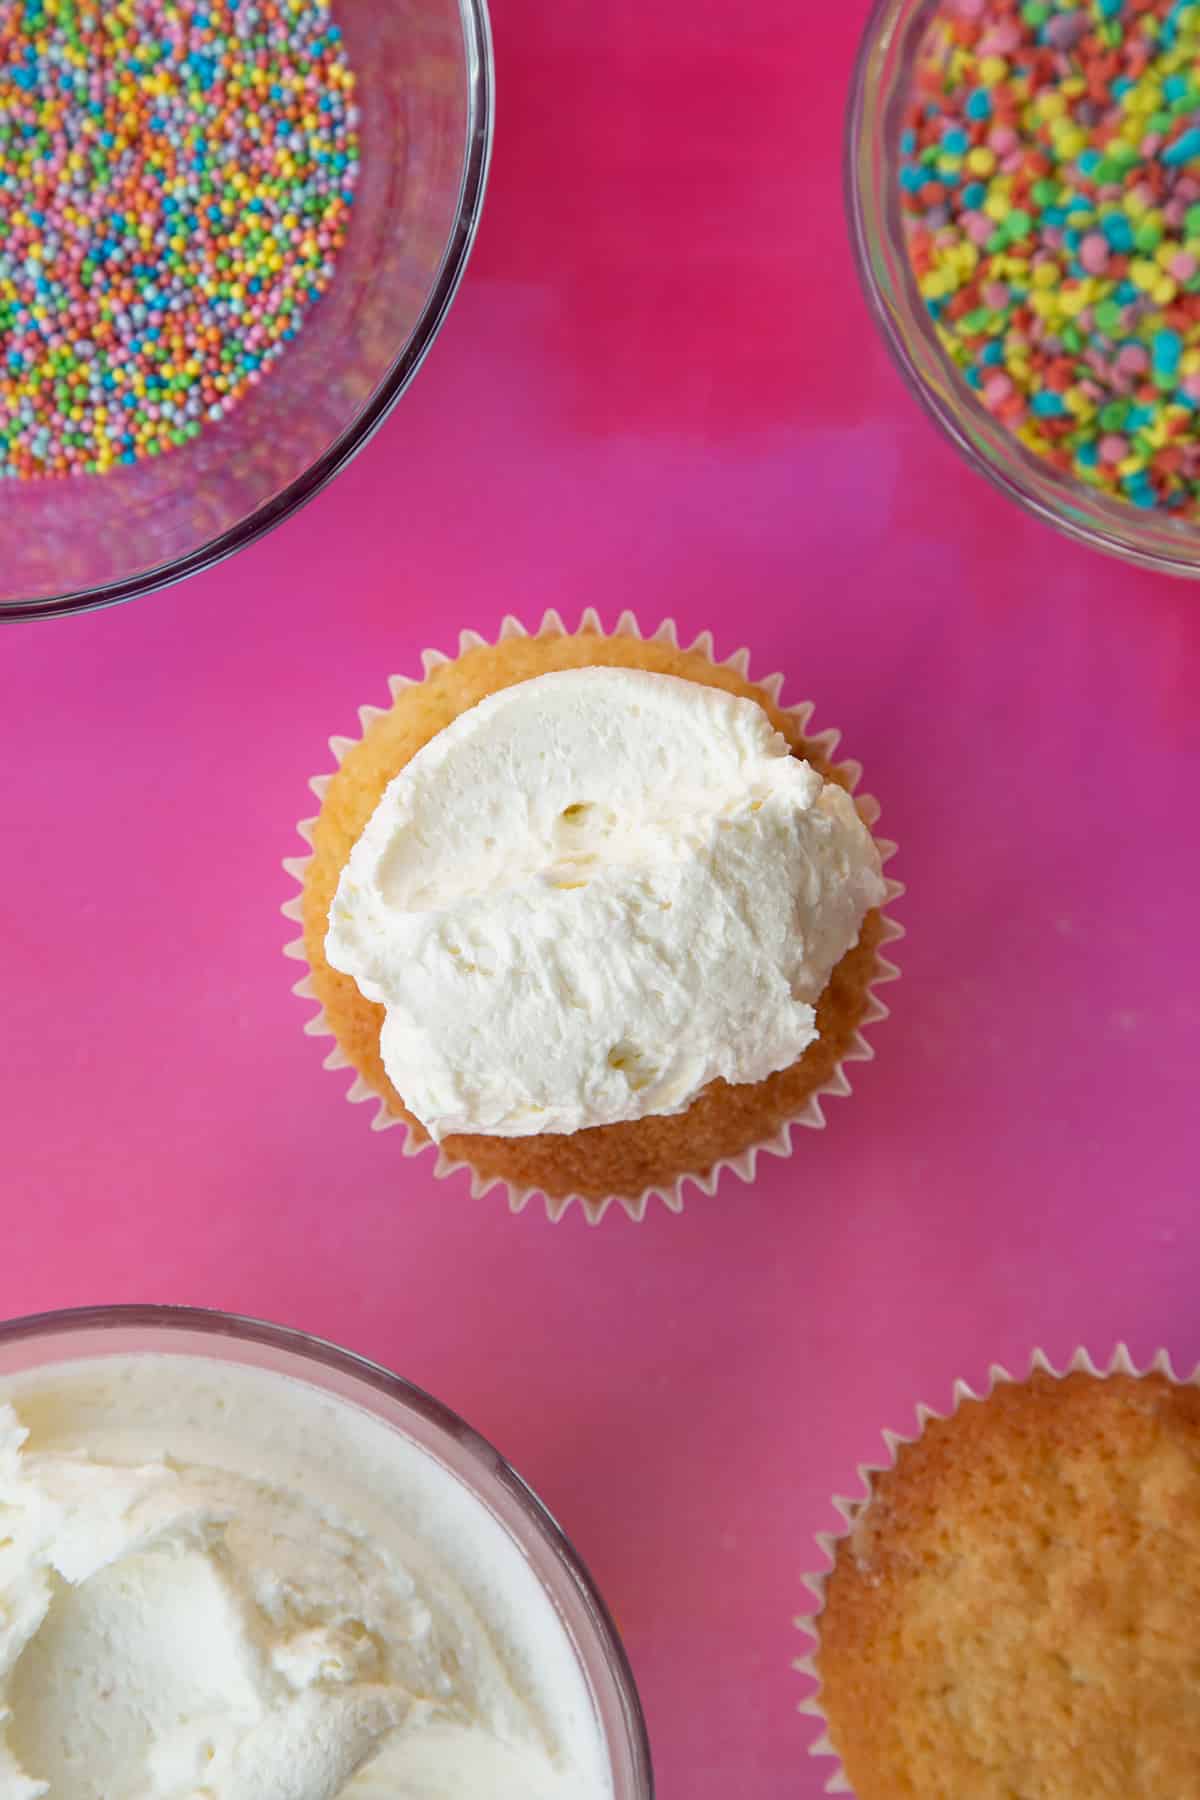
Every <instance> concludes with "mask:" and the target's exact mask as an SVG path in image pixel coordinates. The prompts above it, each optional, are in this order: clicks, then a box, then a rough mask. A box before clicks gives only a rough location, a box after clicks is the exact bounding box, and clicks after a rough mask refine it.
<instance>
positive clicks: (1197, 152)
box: [1160, 125, 1200, 169]
mask: <svg viewBox="0 0 1200 1800" xmlns="http://www.w3.org/2000/svg"><path fill="white" fill-rule="evenodd" d="M1193 158H1200V125H1193V126H1191V127H1190V129H1189V130H1187V131H1185V132H1184V134H1183V136H1182V137H1178V138H1176V139H1175V142H1174V143H1173V144H1168V145H1167V147H1166V149H1165V150H1164V151H1163V152H1162V155H1161V159H1160V160H1161V161H1162V162H1165V163H1166V164H1167V167H1168V168H1171V169H1175V168H1178V167H1179V165H1180V163H1186V162H1191V161H1192V160H1193Z"/></svg>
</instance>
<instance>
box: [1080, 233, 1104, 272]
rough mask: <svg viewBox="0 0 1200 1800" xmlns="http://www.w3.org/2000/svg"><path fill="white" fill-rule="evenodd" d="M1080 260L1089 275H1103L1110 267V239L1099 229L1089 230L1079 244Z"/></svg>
mask: <svg viewBox="0 0 1200 1800" xmlns="http://www.w3.org/2000/svg"><path fill="white" fill-rule="evenodd" d="M1079 260H1080V262H1081V263H1082V264H1083V266H1084V268H1085V269H1086V270H1087V272H1088V274H1089V275H1102V274H1103V273H1104V271H1105V269H1107V267H1108V239H1107V238H1106V237H1104V235H1103V234H1102V233H1101V232H1099V231H1089V232H1088V234H1087V236H1086V237H1085V238H1084V240H1083V242H1082V243H1081V244H1080V246H1079Z"/></svg>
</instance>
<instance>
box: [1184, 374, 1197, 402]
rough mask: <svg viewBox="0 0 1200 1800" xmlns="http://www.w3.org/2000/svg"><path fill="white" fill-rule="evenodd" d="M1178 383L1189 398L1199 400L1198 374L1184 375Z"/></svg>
mask: <svg viewBox="0 0 1200 1800" xmlns="http://www.w3.org/2000/svg"><path fill="white" fill-rule="evenodd" d="M1179 385H1180V387H1181V388H1182V389H1183V391H1184V393H1185V394H1186V395H1187V397H1188V399H1189V400H1200V375H1185V376H1184V378H1183V380H1182V381H1181V382H1180V384H1179Z"/></svg>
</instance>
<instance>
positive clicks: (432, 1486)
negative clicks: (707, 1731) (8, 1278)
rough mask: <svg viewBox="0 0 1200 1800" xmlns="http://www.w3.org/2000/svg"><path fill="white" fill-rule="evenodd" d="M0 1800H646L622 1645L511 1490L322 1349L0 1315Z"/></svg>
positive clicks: (174, 1324) (494, 1466) (405, 1390)
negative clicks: (2, 1320) (5, 1320)
mask: <svg viewBox="0 0 1200 1800" xmlns="http://www.w3.org/2000/svg"><path fill="white" fill-rule="evenodd" d="M0 1515H2V1517H3V1530H2V1531H0V1795H3V1797H4V1800H43V1797H45V1800H340V1797H341V1796H347V1797H348V1800H460V1797H462V1800H467V1797H468V1796H469V1797H470V1800H650V1796H651V1795H652V1793H653V1779H652V1775H651V1766H650V1752H649V1745H648V1741H647V1737H646V1731H645V1724H644V1721H643V1717H642V1712H641V1707H640V1704H639V1701H638V1697H637V1691H636V1688H635V1686H634V1682H633V1677H632V1674H631V1672H630V1668H629V1664H628V1660H627V1658H626V1656H625V1653H624V1650H623V1649H622V1646H621V1643H620V1640H619V1638H618V1637H617V1634H616V1631H615V1629H614V1627H613V1625H612V1622H611V1620H610V1618H609V1616H608V1613H607V1611H606V1609H605V1607H604V1603H603V1601H602V1600H601V1599H600V1597H599V1595H598V1593H597V1592H596V1589H595V1587H594V1585H593V1583H592V1581H591V1579H590V1577H589V1576H588V1574H587V1571H586V1570H585V1568H584V1567H583V1564H582V1563H581V1562H580V1559H579V1557H578V1556H577V1555H576V1553H575V1551H574V1550H573V1549H572V1547H571V1545H570V1544H569V1542H568V1541H567V1539H566V1537H565V1536H564V1534H563V1533H562V1531H561V1530H560V1529H559V1527H558V1526H557V1524H556V1523H555V1521H554V1520H553V1519H552V1518H551V1516H550V1515H549V1513H548V1512H547V1511H546V1510H545V1508H544V1507H543V1506H542V1505H541V1503H540V1501H538V1500H537V1498H536V1497H535V1496H534V1494H533V1493H532V1492H531V1491H530V1489H529V1488H528V1487H527V1486H526V1485H525V1484H524V1482H523V1481H522V1480H521V1479H520V1477H519V1476H517V1475H516V1474H515V1473H514V1471H513V1470H512V1469H511V1468H510V1467H509V1466H508V1464H507V1463H506V1462H505V1461H504V1459H503V1458H502V1457H501V1456H500V1455H499V1454H498V1453H497V1452H496V1451H495V1450H493V1449H492V1447H491V1446H490V1445H489V1444H487V1443H486V1442H485V1441H484V1440H483V1439H482V1438H481V1437H479V1436H478V1434H477V1433H475V1432H474V1431H473V1430H472V1429H471V1428H470V1427H469V1426H468V1425H466V1424H465V1423H464V1422H463V1421H462V1420H461V1419H459V1418H458V1417H456V1415H455V1414H454V1413H452V1412H451V1411H449V1409H448V1408H446V1407H444V1406H443V1405H441V1403H440V1402H439V1401H437V1400H434V1399H432V1398H431V1397H430V1396H429V1395H427V1394H425V1393H423V1392H421V1391H420V1390H419V1389H417V1388H414V1387H412V1386H411V1385H410V1384H408V1383H407V1382H405V1381H402V1380H400V1379H399V1378H398V1377H396V1376H395V1375H392V1374H389V1373H388V1372H387V1371H386V1370H384V1369H381V1368H378V1367H376V1366H375V1365H373V1364H370V1363H367V1362H364V1361H363V1360H361V1359H360V1358H358V1357H356V1356H353V1355H351V1354H350V1353H348V1352H346V1351H344V1350H339V1349H336V1348H335V1347H333V1346H332V1345H329V1344H325V1343H322V1342H320V1341H319V1340H317V1339H314V1338H311V1337H307V1336H305V1335H303V1334H301V1333H298V1332H293V1331H288V1330H285V1329H283V1328H281V1327H277V1326H272V1325H265V1324H259V1323H256V1322H254V1321H252V1320H247V1319H240V1318H235V1317H232V1316H230V1315H228V1314H223V1313H208V1312H197V1311H192V1310H188V1309H177V1308H162V1307H110V1308H97V1309H93V1310H89V1311H79V1312H64V1313H54V1314H46V1315H42V1316H40V1317H37V1318H30V1319H21V1320H17V1321H14V1322H12V1323H9V1324H6V1325H2V1326H0Z"/></svg>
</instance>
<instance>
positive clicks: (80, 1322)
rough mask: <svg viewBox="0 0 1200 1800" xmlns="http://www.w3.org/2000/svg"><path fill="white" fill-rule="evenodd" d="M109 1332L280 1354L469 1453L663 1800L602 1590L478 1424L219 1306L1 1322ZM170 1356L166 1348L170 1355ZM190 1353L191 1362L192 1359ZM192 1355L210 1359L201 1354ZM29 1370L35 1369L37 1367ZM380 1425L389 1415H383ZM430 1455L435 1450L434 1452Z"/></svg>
mask: <svg viewBox="0 0 1200 1800" xmlns="http://www.w3.org/2000/svg"><path fill="white" fill-rule="evenodd" d="M110 1330H119V1331H126V1332H138V1331H141V1332H145V1333H147V1334H151V1335H153V1334H162V1336H163V1337H164V1338H165V1339H167V1340H169V1339H170V1338H171V1337H172V1335H174V1334H178V1335H179V1336H181V1337H182V1336H192V1337H201V1338H220V1339H224V1340H227V1341H229V1340H232V1341H234V1342H237V1343H246V1344H252V1345H255V1346H257V1347H259V1348H260V1349H263V1350H268V1351H275V1352H278V1353H281V1354H282V1355H284V1356H286V1357H292V1358H295V1359H296V1360H297V1361H299V1362H301V1363H307V1364H310V1365H315V1366H316V1367H317V1368H321V1369H328V1370H332V1371H334V1372H335V1373H336V1374H338V1375H339V1376H342V1377H344V1378H346V1380H347V1382H348V1383H349V1384H350V1385H351V1386H358V1387H366V1388H368V1389H370V1390H371V1391H372V1392H373V1393H375V1394H378V1395H381V1396H382V1397H383V1398H384V1399H386V1400H387V1401H388V1402H389V1403H390V1404H391V1405H393V1406H396V1407H399V1408H400V1409H401V1410H404V1411H408V1412H410V1413H413V1414H415V1415H416V1416H417V1417H418V1418H419V1419H420V1420H422V1421H423V1423H425V1424H426V1425H429V1426H430V1427H432V1430H433V1433H434V1434H435V1436H436V1435H440V1436H442V1437H444V1438H449V1439H451V1440H452V1441H453V1442H454V1444H455V1445H457V1446H458V1447H459V1448H460V1449H462V1450H463V1451H464V1452H465V1453H466V1455H467V1457H468V1458H469V1460H470V1461H471V1463H472V1464H473V1465H475V1466H477V1468H478V1470H479V1471H480V1473H481V1475H486V1477H487V1480H488V1481H489V1482H491V1483H493V1484H495V1486H496V1487H497V1488H498V1489H499V1490H500V1492H501V1494H502V1495H503V1496H504V1497H505V1499H507V1500H508V1501H509V1502H511V1503H512V1505H513V1506H514V1508H515V1510H516V1511H517V1512H518V1513H519V1515H520V1517H521V1519H522V1522H523V1523H524V1524H525V1525H527V1526H528V1527H529V1528H530V1531H531V1534H532V1535H533V1536H534V1537H535V1538H536V1539H537V1540H538V1541H539V1543H540V1544H541V1546H542V1547H543V1548H544V1549H545V1551H546V1552H547V1554H548V1557H549V1560H550V1562H551V1564H552V1565H553V1567H554V1569H555V1572H556V1574H557V1575H559V1576H561V1577H562V1578H563V1580H564V1582H565V1585H566V1587H567V1589H568V1590H569V1591H570V1592H571V1593H572V1594H573V1596H574V1598H575V1599H576V1600H578V1601H579V1603H580V1605H581V1609H582V1611H583V1614H584V1615H585V1617H586V1619H587V1622H588V1625H589V1627H590V1629H591V1630H592V1632H593V1634H594V1637H595V1642H596V1648H597V1650H598V1652H599V1655H600V1657H601V1659H602V1660H603V1663H604V1666H605V1669H606V1670H607V1672H608V1674H609V1676H610V1677H611V1680H612V1683H613V1688H614V1690H615V1694H616V1699H617V1701H618V1704H619V1711H620V1718H621V1722H622V1723H623V1725H624V1728H625V1735H626V1744H627V1749H628V1752H629V1758H630V1766H631V1777H632V1781H633V1787H632V1789H631V1790H630V1795H631V1800H654V1770H653V1762H652V1758H651V1751H650V1738H649V1733H648V1731H647V1727H646V1718H645V1713H644V1711H643V1708H642V1702H641V1696H640V1695H639V1693H638V1687H637V1682H636V1681H635V1679H634V1674H633V1669H632V1666H631V1664H630V1661H629V1656H628V1653H627V1651H626V1649H625V1646H624V1644H623V1642H622V1640H621V1636H620V1633H619V1632H618V1630H617V1628H616V1625H615V1623H614V1622H613V1618H612V1615H611V1613H610V1612H609V1610H608V1607H607V1606H606V1605H605V1602H604V1599H603V1597H602V1596H601V1593H600V1590H599V1588H598V1587H597V1586H596V1583H595V1580H594V1579H593V1577H592V1575H591V1573H590V1571H589V1569H588V1567H587V1565H586V1563H585V1562H584V1560H583V1558H582V1557H581V1556H580V1554H579V1552H578V1551H577V1550H576V1549H575V1546H574V1545H573V1544H572V1542H571V1540H570V1538H569V1537H568V1536H567V1534H566V1532H565V1531H564V1530H563V1528H562V1526H561V1525H560V1524H559V1523H558V1520H557V1519H556V1518H555V1517H554V1514H553V1513H552V1512H551V1511H550V1509H549V1507H548V1506H547V1505H546V1504H545V1502H544V1501H543V1500H541V1499H540V1498H539V1496H538V1495H537V1494H536V1493H535V1491H534V1490H533V1488H531V1487H530V1485H529V1483H528V1482H527V1481H526V1480H525V1479H524V1477H523V1476H521V1475H519V1474H518V1473H517V1471H516V1470H515V1469H514V1468H513V1466H512V1464H511V1463H510V1462H509V1461H508V1459H507V1458H506V1457H504V1456H503V1455H501V1453H500V1451H498V1450H497V1449H496V1447H495V1446H494V1445H493V1444H492V1443H491V1442H490V1441H489V1440H488V1439H487V1438H485V1437H484V1436H483V1435H482V1433H480V1432H478V1431H476V1430H475V1428H474V1426H473V1425H469V1424H468V1423H467V1421H466V1420H465V1419H464V1418H463V1417H462V1416H461V1414H459V1413H456V1412H455V1411H454V1409H453V1408H452V1407H450V1406H447V1405H446V1403H445V1401H443V1400H439V1399H437V1397H436V1396H435V1395H433V1394H430V1393H429V1392H428V1391H427V1390H426V1389H424V1388H422V1387H419V1386H417V1384H416V1383H415V1382H411V1381H409V1380H407V1379H406V1378H405V1377H404V1376H403V1375H397V1374H396V1373H395V1372H394V1371H393V1370H391V1369H388V1368H386V1367H385V1366H384V1365H383V1364H382V1363H377V1362H374V1361H373V1360H372V1359H371V1358H370V1357H366V1356H361V1355H359V1353H358V1352H357V1351H354V1350H347V1349H345V1348H344V1347H343V1346H342V1345H340V1344H335V1343H333V1342H331V1341H330V1340H329V1339H328V1338H323V1337H320V1336H318V1335H316V1334H315V1333H313V1332H307V1331H303V1330H300V1329H299V1328H297V1327H295V1326H291V1325H277V1324H273V1323H271V1322H269V1321H268V1320H265V1319H257V1318H254V1317H252V1316H250V1315H248V1314H244V1313H236V1312H227V1311H225V1310H223V1309H221V1308H218V1307H197V1306H178V1305H161V1304H152V1303H141V1302H134V1303H121V1304H115V1305H100V1306H78V1307H64V1308H61V1309H57V1310H51V1311H47V1312H39V1313H27V1314H24V1315H21V1316H19V1317H17V1318H13V1319H6V1320H2V1321H0V1352H2V1351H3V1350H5V1349H7V1348H8V1347H9V1346H11V1345H18V1344H36V1343H37V1342H38V1340H39V1339H42V1338H51V1337H63V1336H66V1335H73V1334H74V1335H86V1334H88V1333H95V1334H96V1335H97V1336H100V1335H102V1334H103V1333H104V1332H106V1331H110ZM170 1353H171V1352H170V1350H169V1348H166V1347H165V1348H164V1350H163V1352H162V1354H170ZM182 1353H183V1354H189V1352H187V1351H184V1352H182ZM117 1354H132V1355H138V1354H147V1352H138V1351H136V1350H135V1351H132V1352H128V1351H126V1352H117ZM191 1354H196V1355H202V1354H203V1353H202V1352H196V1351H193V1352H191ZM28 1366H29V1367H30V1368H34V1367H37V1366H38V1365H37V1364H30V1365H28ZM48 1366H53V1365H48ZM2 1379H3V1372H2V1371H0V1380H2ZM314 1385H315V1384H314ZM375 1416H376V1417H379V1416H381V1415H380V1414H379V1413H376V1414H375ZM389 1422H392V1421H389ZM418 1441H419V1440H418ZM422 1447H423V1448H428V1446H425V1445H422ZM449 1472H450V1473H451V1474H452V1475H454V1476H455V1477H456V1478H457V1479H460V1480H462V1479H463V1477H462V1476H461V1475H460V1474H459V1473H458V1471H457V1470H454V1469H451V1470H450V1471H449ZM464 1485H466V1486H468V1487H469V1488H471V1487H472V1483H471V1482H470V1480H465V1481H464ZM473 1491H474V1493H475V1497H476V1498H477V1499H478V1500H479V1501H480V1503H481V1504H482V1505H484V1506H488V1494H487V1491H486V1487H485V1486H484V1485H483V1482H482V1480H481V1481H480V1483H479V1485H478V1486H474V1487H473ZM489 1510H491V1511H493V1516H497V1515H495V1512H494V1509H492V1508H490V1507H489ZM498 1522H499V1523H500V1525H501V1527H502V1529H506V1530H508V1529H509V1527H508V1525H507V1524H506V1522H505V1520H504V1519H503V1518H502V1517H498ZM517 1541H518V1547H519V1548H522V1549H523V1548H524V1546H522V1545H521V1544H520V1541H519V1540H517ZM531 1573H533V1574H534V1576H535V1578H536V1579H537V1580H538V1581H539V1582H540V1583H541V1585H542V1586H543V1587H544V1588H545V1589H546V1590H547V1592H548V1593H549V1595H550V1598H551V1601H552V1603H555V1604H556V1610H557V1599H558V1596H557V1594H556V1592H555V1588H554V1587H553V1586H552V1585H551V1584H550V1583H549V1582H548V1581H547V1580H546V1578H545V1577H544V1575H543V1574H542V1573H541V1572H540V1571H539V1570H538V1569H536V1568H531ZM564 1625H565V1621H564ZM580 1653H581V1652H580ZM584 1672H585V1675H586V1676H587V1678H588V1680H589V1683H590V1681H591V1673H592V1672H591V1670H590V1669H588V1668H587V1665H586V1663H585V1664H584ZM602 1729H603V1730H604V1731H605V1734H606V1741H607V1732H608V1726H607V1721H605V1722H604V1723H603V1725H602Z"/></svg>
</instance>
